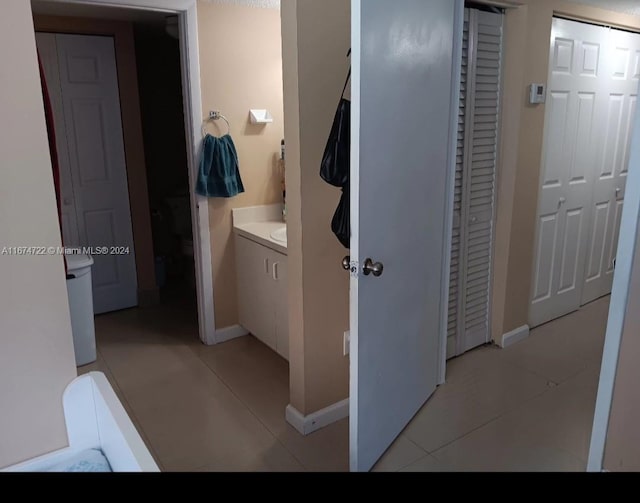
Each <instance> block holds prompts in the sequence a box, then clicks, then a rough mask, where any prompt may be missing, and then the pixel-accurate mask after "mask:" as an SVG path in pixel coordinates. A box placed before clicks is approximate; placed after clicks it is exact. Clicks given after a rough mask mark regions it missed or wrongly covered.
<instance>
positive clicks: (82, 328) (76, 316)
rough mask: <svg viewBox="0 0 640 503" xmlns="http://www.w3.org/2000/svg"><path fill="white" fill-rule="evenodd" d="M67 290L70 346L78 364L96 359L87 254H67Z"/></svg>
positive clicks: (89, 259) (89, 260)
mask: <svg viewBox="0 0 640 503" xmlns="http://www.w3.org/2000/svg"><path fill="white" fill-rule="evenodd" d="M66 259H67V294H68V296H69V311H70V312H71V330H72V332H73V348H74V350H75V354H76V365H77V366H78V367H80V366H82V365H87V364H89V363H92V362H95V361H96V330H95V324H94V320H93V293H92V289H91V266H92V265H93V258H91V256H90V255H67V256H66Z"/></svg>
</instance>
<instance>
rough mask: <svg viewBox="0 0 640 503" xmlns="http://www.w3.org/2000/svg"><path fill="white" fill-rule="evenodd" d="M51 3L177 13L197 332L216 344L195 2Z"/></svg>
mask: <svg viewBox="0 0 640 503" xmlns="http://www.w3.org/2000/svg"><path fill="white" fill-rule="evenodd" d="M49 1H50V2H52V3H70V4H86V5H96V6H103V7H120V8H128V9H139V10H149V11H155V12H164V13H167V14H176V15H178V19H179V23H180V24H179V26H180V66H181V71H182V89H183V92H182V94H183V102H184V103H183V109H184V117H185V133H186V136H187V138H188V139H191V141H187V144H188V145H190V148H187V165H188V169H189V177H190V187H189V195H190V201H191V218H192V222H191V225H192V228H193V241H194V242H193V244H194V246H193V248H194V255H195V269H196V294H197V300H198V330H199V335H200V340H201V341H202V342H203V343H204V344H206V345H213V344H216V343H218V342H221V341H218V337H217V335H216V326H215V313H214V296H213V262H212V257H213V254H212V249H211V230H210V227H209V202H208V200H207V198H205V197H202V196H199V195H197V194H196V193H195V184H196V180H197V176H198V156H199V150H200V144H201V141H202V138H201V125H202V119H201V117H202V92H201V86H200V55H199V47H198V18H197V0H49Z"/></svg>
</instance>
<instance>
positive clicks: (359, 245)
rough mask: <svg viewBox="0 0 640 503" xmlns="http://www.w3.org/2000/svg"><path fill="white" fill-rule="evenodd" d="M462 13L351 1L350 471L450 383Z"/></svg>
mask: <svg viewBox="0 0 640 503" xmlns="http://www.w3.org/2000/svg"><path fill="white" fill-rule="evenodd" d="M463 10H464V9H463V2H462V0H457V1H451V0H431V1H429V2H425V1H424V0H395V1H394V2H389V1H388V0H353V1H352V48H353V52H352V66H353V81H352V93H351V94H352V107H353V110H352V143H351V148H352V162H351V226H352V227H351V230H352V237H351V253H352V257H351V258H352V260H353V262H352V264H351V265H352V269H351V271H352V274H351V302H350V305H351V369H350V376H351V385H350V461H351V468H352V470H357V471H362V470H368V469H370V468H371V467H372V466H373V464H374V463H375V462H376V461H377V460H378V458H379V457H380V456H381V455H382V454H383V453H384V451H385V450H386V449H387V447H388V446H389V445H390V444H391V443H392V442H393V440H394V439H395V438H396V437H397V436H398V435H399V434H400V432H401V431H402V430H403V429H404V427H405V426H406V425H407V423H408V422H409V421H410V420H411V418H412V417H413V416H414V414H415V413H416V412H417V411H418V410H419V409H420V408H421V407H422V405H423V404H424V403H425V401H426V400H427V399H428V398H429V397H430V396H431V394H432V393H433V391H434V390H435V388H436V386H437V385H438V384H439V383H440V382H442V378H443V376H444V357H445V341H446V331H447V309H448V305H447V297H448V291H447V290H448V283H449V282H448V279H449V278H448V266H449V256H450V249H451V228H452V209H453V174H454V172H455V148H456V134H457V115H458V92H457V90H458V87H459V76H460V51H461V44H462V21H463ZM368 259H370V260H368ZM336 267H339V264H336ZM380 273H381V274H380Z"/></svg>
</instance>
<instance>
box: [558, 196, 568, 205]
mask: <svg viewBox="0 0 640 503" xmlns="http://www.w3.org/2000/svg"><path fill="white" fill-rule="evenodd" d="M566 202H567V199H566V198H565V197H561V198H560V201H558V206H562V205H563V204H564V203H566Z"/></svg>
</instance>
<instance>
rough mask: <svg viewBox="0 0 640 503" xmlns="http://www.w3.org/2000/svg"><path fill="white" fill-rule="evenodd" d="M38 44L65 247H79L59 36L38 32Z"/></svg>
mask: <svg viewBox="0 0 640 503" xmlns="http://www.w3.org/2000/svg"><path fill="white" fill-rule="evenodd" d="M36 44H37V46H38V54H39V56H40V61H41V63H42V69H43V71H44V76H45V79H46V81H47V90H48V91H49V99H50V100H51V109H52V111H53V116H54V124H55V136H56V150H57V153H58V164H59V168H60V190H61V194H60V196H61V199H62V208H60V210H61V211H60V213H61V214H62V238H63V243H64V244H65V246H70V247H76V246H80V232H79V230H78V218H77V214H76V204H75V199H74V197H73V182H72V179H71V163H70V162H69V147H68V143H67V127H66V124H65V121H64V105H63V102H62V90H61V89H60V69H59V66H58V46H57V43H56V35H55V34H54V33H36Z"/></svg>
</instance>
